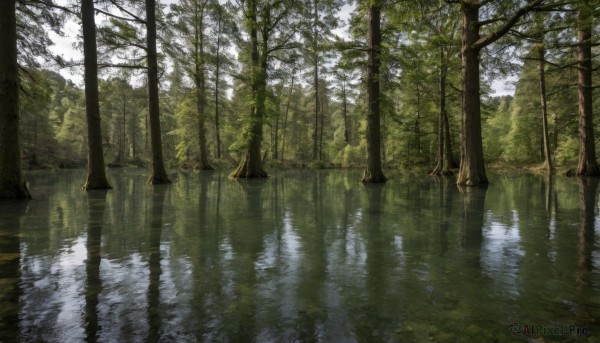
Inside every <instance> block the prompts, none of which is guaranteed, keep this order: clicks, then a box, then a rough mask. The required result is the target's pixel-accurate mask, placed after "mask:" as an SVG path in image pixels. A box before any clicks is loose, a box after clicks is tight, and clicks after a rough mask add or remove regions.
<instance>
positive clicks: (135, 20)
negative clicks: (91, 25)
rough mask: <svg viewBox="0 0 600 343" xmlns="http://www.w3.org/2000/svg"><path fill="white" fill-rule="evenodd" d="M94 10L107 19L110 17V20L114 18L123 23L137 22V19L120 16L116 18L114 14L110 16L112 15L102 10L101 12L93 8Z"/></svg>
mask: <svg viewBox="0 0 600 343" xmlns="http://www.w3.org/2000/svg"><path fill="white" fill-rule="evenodd" d="M95 10H96V13H102V14H104V15H105V16H107V17H111V18H115V19H120V20H125V21H133V22H136V23H137V22H138V20H137V19H132V18H126V17H121V16H118V15H116V14H112V13H109V12H106V11H104V10H101V9H99V8H95Z"/></svg>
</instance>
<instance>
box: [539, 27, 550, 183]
mask: <svg viewBox="0 0 600 343" xmlns="http://www.w3.org/2000/svg"><path fill="white" fill-rule="evenodd" d="M538 28H539V29H540V30H543V23H542V22H541V21H540V23H539V24H538ZM540 38H541V42H540V44H539V46H538V48H537V50H538V59H539V69H540V70H539V74H540V103H541V107H542V140H543V156H544V160H545V161H544V164H545V167H546V170H547V171H548V173H549V174H550V173H552V156H551V155H550V139H549V137H548V102H547V98H546V70H545V68H546V62H545V58H546V49H545V47H544V33H543V32H541V33H540Z"/></svg>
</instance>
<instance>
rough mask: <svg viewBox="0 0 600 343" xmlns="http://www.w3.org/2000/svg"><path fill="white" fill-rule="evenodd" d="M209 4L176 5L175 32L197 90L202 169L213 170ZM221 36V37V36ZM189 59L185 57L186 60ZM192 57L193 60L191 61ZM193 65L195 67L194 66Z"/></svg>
mask: <svg viewBox="0 0 600 343" xmlns="http://www.w3.org/2000/svg"><path fill="white" fill-rule="evenodd" d="M209 9H210V7H209V2H208V0H184V1H181V2H180V3H179V4H178V5H172V6H171V10H172V13H171V14H172V15H173V16H175V17H176V18H177V19H178V21H177V23H176V24H175V25H174V27H175V29H176V30H177V31H178V32H179V33H180V34H181V35H182V36H183V41H184V43H183V45H184V46H183V47H182V48H181V49H180V50H179V51H177V52H176V54H177V57H176V58H177V59H178V60H180V61H181V62H182V63H184V65H186V67H187V68H186V69H188V70H189V72H190V74H191V75H190V76H191V79H192V81H193V82H194V86H195V97H196V111H197V116H198V147H199V149H198V151H199V164H198V167H199V169H202V170H211V169H213V168H212V166H211V165H210V163H209V162H208V148H207V140H206V117H207V111H206V107H207V91H206V88H207V87H206V78H207V77H206V60H207V56H206V55H207V53H206V51H205V47H206V38H207V37H206V32H205V29H206V22H207V20H208V14H209ZM219 34H220V33H219ZM184 56H185V57H184ZM189 56H191V57H192V58H189ZM190 64H191V65H190Z"/></svg>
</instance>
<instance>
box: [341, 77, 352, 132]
mask: <svg viewBox="0 0 600 343" xmlns="http://www.w3.org/2000/svg"><path fill="white" fill-rule="evenodd" d="M342 116H343V118H344V142H346V144H350V134H349V133H348V99H347V96H346V81H345V80H344V81H342Z"/></svg>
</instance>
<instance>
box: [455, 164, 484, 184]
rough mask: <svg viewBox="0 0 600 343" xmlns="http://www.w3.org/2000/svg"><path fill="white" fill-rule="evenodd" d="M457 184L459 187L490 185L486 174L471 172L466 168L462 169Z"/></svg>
mask: <svg viewBox="0 0 600 343" xmlns="http://www.w3.org/2000/svg"><path fill="white" fill-rule="evenodd" d="M456 184H457V185H459V186H467V187H472V186H485V185H487V184H489V181H488V179H487V176H486V175H485V172H476V171H469V170H467V169H466V168H464V169H463V168H461V170H460V171H459V173H458V179H457V180H456Z"/></svg>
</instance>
